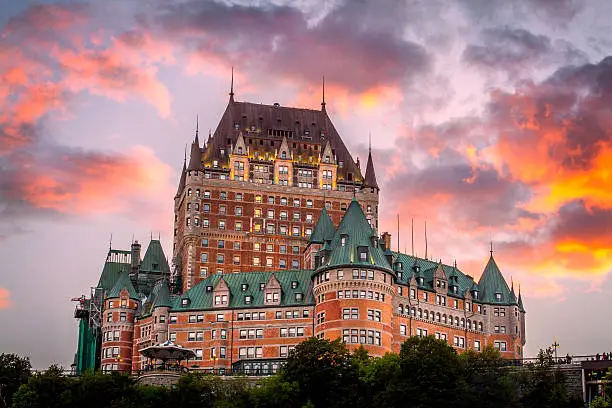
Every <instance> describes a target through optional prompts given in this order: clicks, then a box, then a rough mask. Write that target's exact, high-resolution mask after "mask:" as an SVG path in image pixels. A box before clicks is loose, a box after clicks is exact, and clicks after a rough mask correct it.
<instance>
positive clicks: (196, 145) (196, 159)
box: [187, 119, 202, 170]
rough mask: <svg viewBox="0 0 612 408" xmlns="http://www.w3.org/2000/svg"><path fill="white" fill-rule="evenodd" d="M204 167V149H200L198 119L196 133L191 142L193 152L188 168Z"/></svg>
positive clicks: (198, 168)
mask: <svg viewBox="0 0 612 408" xmlns="http://www.w3.org/2000/svg"><path fill="white" fill-rule="evenodd" d="M201 168H202V150H200V139H199V138H198V120H197V119H196V134H195V138H194V139H193V143H191V154H190V156H189V165H188V166H187V170H200V169H201Z"/></svg>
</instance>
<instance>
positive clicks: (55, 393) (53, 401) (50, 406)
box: [12, 365, 75, 408]
mask: <svg viewBox="0 0 612 408" xmlns="http://www.w3.org/2000/svg"><path fill="white" fill-rule="evenodd" d="M74 383H75V381H74V380H72V379H71V378H69V377H66V376H65V375H64V373H63V369H62V367H60V366H57V365H52V366H50V367H49V368H48V369H47V370H46V371H45V372H43V373H39V374H34V375H32V376H30V378H29V379H28V382H27V384H22V385H21V387H19V390H17V392H16V393H15V395H14V398H13V405H12V407H13V408H62V407H69V406H71V405H72V395H71V391H72V390H71V389H72V387H73V386H74Z"/></svg>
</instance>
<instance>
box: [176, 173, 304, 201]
mask: <svg viewBox="0 0 612 408" xmlns="http://www.w3.org/2000/svg"><path fill="white" fill-rule="evenodd" d="M256 170H257V171H263V169H256ZM192 195H195V197H204V198H212V195H211V192H210V190H204V192H203V194H202V192H201V191H200V189H199V188H198V189H196V190H195V191H194V190H193V189H191V188H189V189H187V197H191V196H192ZM227 199H228V194H227V192H226V191H220V192H219V200H227ZM243 199H244V194H243V193H236V195H235V196H234V200H235V201H243ZM255 202H256V203H263V196H262V195H259V194H258V195H256V196H255ZM266 202H267V203H268V204H276V197H275V196H267V199H266ZM279 203H280V205H288V203H289V199H288V198H287V197H281V198H280V200H279ZM293 206H294V207H301V206H302V202H301V200H300V199H299V198H295V199H293ZM304 206H305V207H306V208H312V207H313V201H312V200H310V199H308V200H305V204H304Z"/></svg>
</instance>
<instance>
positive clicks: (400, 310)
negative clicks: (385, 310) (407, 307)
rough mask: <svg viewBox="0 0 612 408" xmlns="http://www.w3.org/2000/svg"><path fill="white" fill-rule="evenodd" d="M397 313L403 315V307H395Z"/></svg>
mask: <svg viewBox="0 0 612 408" xmlns="http://www.w3.org/2000/svg"><path fill="white" fill-rule="evenodd" d="M397 313H399V314H404V305H402V304H400V305H399V306H398V307H397Z"/></svg>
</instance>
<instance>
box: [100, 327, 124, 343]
mask: <svg viewBox="0 0 612 408" xmlns="http://www.w3.org/2000/svg"><path fill="white" fill-rule="evenodd" d="M120 336H121V332H120V331H119V330H114V331H107V332H104V336H103V337H104V341H119V340H120Z"/></svg>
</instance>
